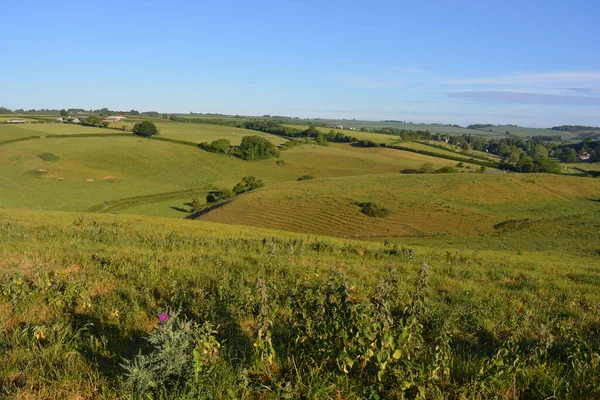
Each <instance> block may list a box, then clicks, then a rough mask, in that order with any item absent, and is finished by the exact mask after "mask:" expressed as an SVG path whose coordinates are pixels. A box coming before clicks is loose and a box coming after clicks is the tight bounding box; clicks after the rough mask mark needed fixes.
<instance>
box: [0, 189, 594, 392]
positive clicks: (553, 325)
mask: <svg viewBox="0 0 600 400" xmlns="http://www.w3.org/2000/svg"><path fill="white" fill-rule="evenodd" d="M315 183H316V182H315ZM552 183H553V182H551V181H546V180H545V179H542V180H541V181H539V182H538V184H539V186H543V185H550V184H552ZM515 185H518V183H515ZM576 186H577V184H576ZM555 187H556V188H559V187H560V185H558V186H556V185H555ZM539 192H540V194H542V195H543V194H544V190H543V188H540V189H539ZM503 196H504V195H503ZM556 196H557V195H556V194H546V195H544V197H545V198H551V197H554V198H557V197H556ZM567 197H569V195H567ZM471 201H472V199H471ZM496 202H497V200H493V199H490V200H488V203H496ZM598 215H600V213H590V214H588V215H587V216H586V217H584V218H576V219H574V220H573V221H572V222H574V223H575V225H569V224H570V222H569V221H565V220H560V219H556V220H554V221H553V222H552V223H547V222H549V221H544V222H541V223H542V224H543V226H539V227H534V226H533V225H530V226H523V227H521V228H520V229H524V230H525V232H524V234H525V235H527V234H535V235H536V236H537V237H539V236H541V234H542V233H541V231H543V230H546V229H547V230H550V231H553V230H557V232H558V234H557V235H549V234H546V237H547V239H546V241H547V246H554V247H555V248H559V247H561V246H562V248H563V253H559V252H550V253H549V254H550V255H548V252H547V251H546V248H541V249H540V250H541V251H539V252H537V253H535V254H533V253H530V250H531V249H524V250H526V251H525V252H523V253H522V254H519V253H517V251H516V249H518V248H519V245H520V243H521V242H522V241H523V238H524V236H514V235H508V237H507V239H506V241H507V242H508V244H509V245H511V247H512V248H508V249H507V250H506V251H502V250H499V251H497V252H487V251H482V252H479V251H477V252H475V251H473V250H480V245H481V243H478V244H476V245H475V246H472V247H470V246H469V241H468V240H464V242H463V245H464V246H465V248H464V249H463V250H462V251H460V252H457V251H449V250H452V248H444V247H442V248H440V247H438V245H439V243H437V244H436V243H434V242H430V241H431V240H432V239H435V238H429V237H423V238H408V239H407V240H409V241H411V242H415V243H418V244H417V245H419V246H420V247H416V248H412V249H409V248H406V247H402V244H403V241H402V240H400V241H399V243H397V245H396V246H394V245H392V244H387V243H386V244H384V243H376V242H361V241H354V240H347V239H344V240H341V239H333V238H324V237H317V236H311V237H307V236H306V235H299V234H292V233H284V232H281V231H275V230H263V229H260V228H256V227H240V226H231V225H221V224H212V223H206V222H199V221H185V220H176V219H164V218H163V219H154V218H148V217H138V216H115V215H101V214H81V213H78V214H75V213H61V212H40V211H29V210H25V211H24V210H7V209H5V210H0V311H1V312H2V315H3V317H2V318H0V348H1V349H2V350H3V351H1V352H0V395H2V397H7V398H32V399H33V398H35V399H54V398H89V399H96V398H98V399H100V398H102V399H127V398H136V397H137V398H139V397H140V396H141V395H143V396H145V397H154V398H198V397H205V396H206V397H212V398H222V395H223V393H227V396H228V397H230V398H262V399H279V398H285V397H289V398H305V397H306V396H307V394H310V397H311V398H318V399H330V398H341V399H350V398H362V397H365V393H368V394H373V393H375V394H376V395H377V397H382V398H402V397H413V396H414V394H415V393H419V392H423V393H430V392H432V391H435V392H436V393H443V394H444V397H450V398H461V397H462V396H464V397H467V398H503V397H506V394H507V393H510V395H511V396H514V395H515V394H516V395H517V396H522V397H527V396H529V394H532V393H533V394H536V395H535V396H532V397H534V398H549V397H552V396H557V397H560V398H573V399H575V398H576V399H582V398H595V397H597V396H598V395H600V386H599V385H598V382H600V380H599V379H598V378H600V376H599V375H598V368H597V367H598V364H597V363H598V360H599V359H600V343H599V342H598V337H597V332H598V326H599V324H600V316H599V314H598V310H597V304H599V302H600V290H598V289H599V288H600V274H599V271H598V254H600V253H598V254H596V253H592V252H587V253H581V252H578V251H577V249H578V246H577V245H576V243H577V242H580V243H581V242H585V241H592V242H594V243H596V244H597V243H598V232H599V231H600V225H598V223H599V222H600V219H599V218H598ZM582 223H586V224H588V226H587V229H581V227H579V228H578V226H579V225H580V224H582ZM557 228H559V229H557ZM511 229H516V230H518V229H519V227H517V226H515V227H513V228H511ZM516 230H514V231H513V232H516ZM565 239H567V240H566V241H565ZM495 240H496V242H497V243H500V242H502V241H503V239H502V238H497V239H495ZM428 245H430V246H431V248H428V247H427V246H428ZM565 251H567V252H569V253H565ZM571 251H572V252H571ZM597 251H600V249H597ZM537 257H543V258H537ZM423 263H426V264H423ZM415 282H416V283H415ZM149 335H151V336H150V337H151V338H152V340H147V338H148V337H149ZM365 337H366V338H369V340H367V341H365V340H364V339H363V338H365ZM162 360H170V361H169V362H162ZM382 360H383V361H382ZM565 360H570V361H568V362H565ZM382 371H383V372H382ZM575 372H576V373H575ZM149 381H150V382H151V384H148V382H149Z"/></svg>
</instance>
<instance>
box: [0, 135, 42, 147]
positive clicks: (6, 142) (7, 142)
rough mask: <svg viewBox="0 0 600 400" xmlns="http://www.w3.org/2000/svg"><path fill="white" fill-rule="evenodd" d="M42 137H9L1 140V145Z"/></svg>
mask: <svg viewBox="0 0 600 400" xmlns="http://www.w3.org/2000/svg"><path fill="white" fill-rule="evenodd" d="M40 138H42V136H27V137H22V138H16V139H8V140H4V141H2V142H0V145H3V144H10V143H16V142H25V141H27V140H33V139H40Z"/></svg>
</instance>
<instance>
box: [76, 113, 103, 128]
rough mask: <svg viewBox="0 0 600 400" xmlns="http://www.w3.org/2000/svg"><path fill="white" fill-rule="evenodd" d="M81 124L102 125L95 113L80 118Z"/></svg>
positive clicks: (100, 119)
mask: <svg viewBox="0 0 600 400" xmlns="http://www.w3.org/2000/svg"><path fill="white" fill-rule="evenodd" d="M81 125H83V126H102V118H100V117H98V116H96V115H90V116H88V117H86V118H82V119H81Z"/></svg>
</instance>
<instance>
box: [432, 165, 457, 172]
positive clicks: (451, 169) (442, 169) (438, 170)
mask: <svg viewBox="0 0 600 400" xmlns="http://www.w3.org/2000/svg"><path fill="white" fill-rule="evenodd" d="M457 172H458V171H457V170H455V169H454V168H452V167H450V166H448V167H442V168H440V169H437V170H436V171H435V173H436V174H455V173H457Z"/></svg>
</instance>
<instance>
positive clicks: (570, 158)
mask: <svg viewBox="0 0 600 400" xmlns="http://www.w3.org/2000/svg"><path fill="white" fill-rule="evenodd" d="M559 159H560V161H562V162H566V163H574V162H577V152H576V151H575V149H574V148H572V147H571V148H569V149H568V150H565V151H563V153H562V154H561V155H560V157H559Z"/></svg>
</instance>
